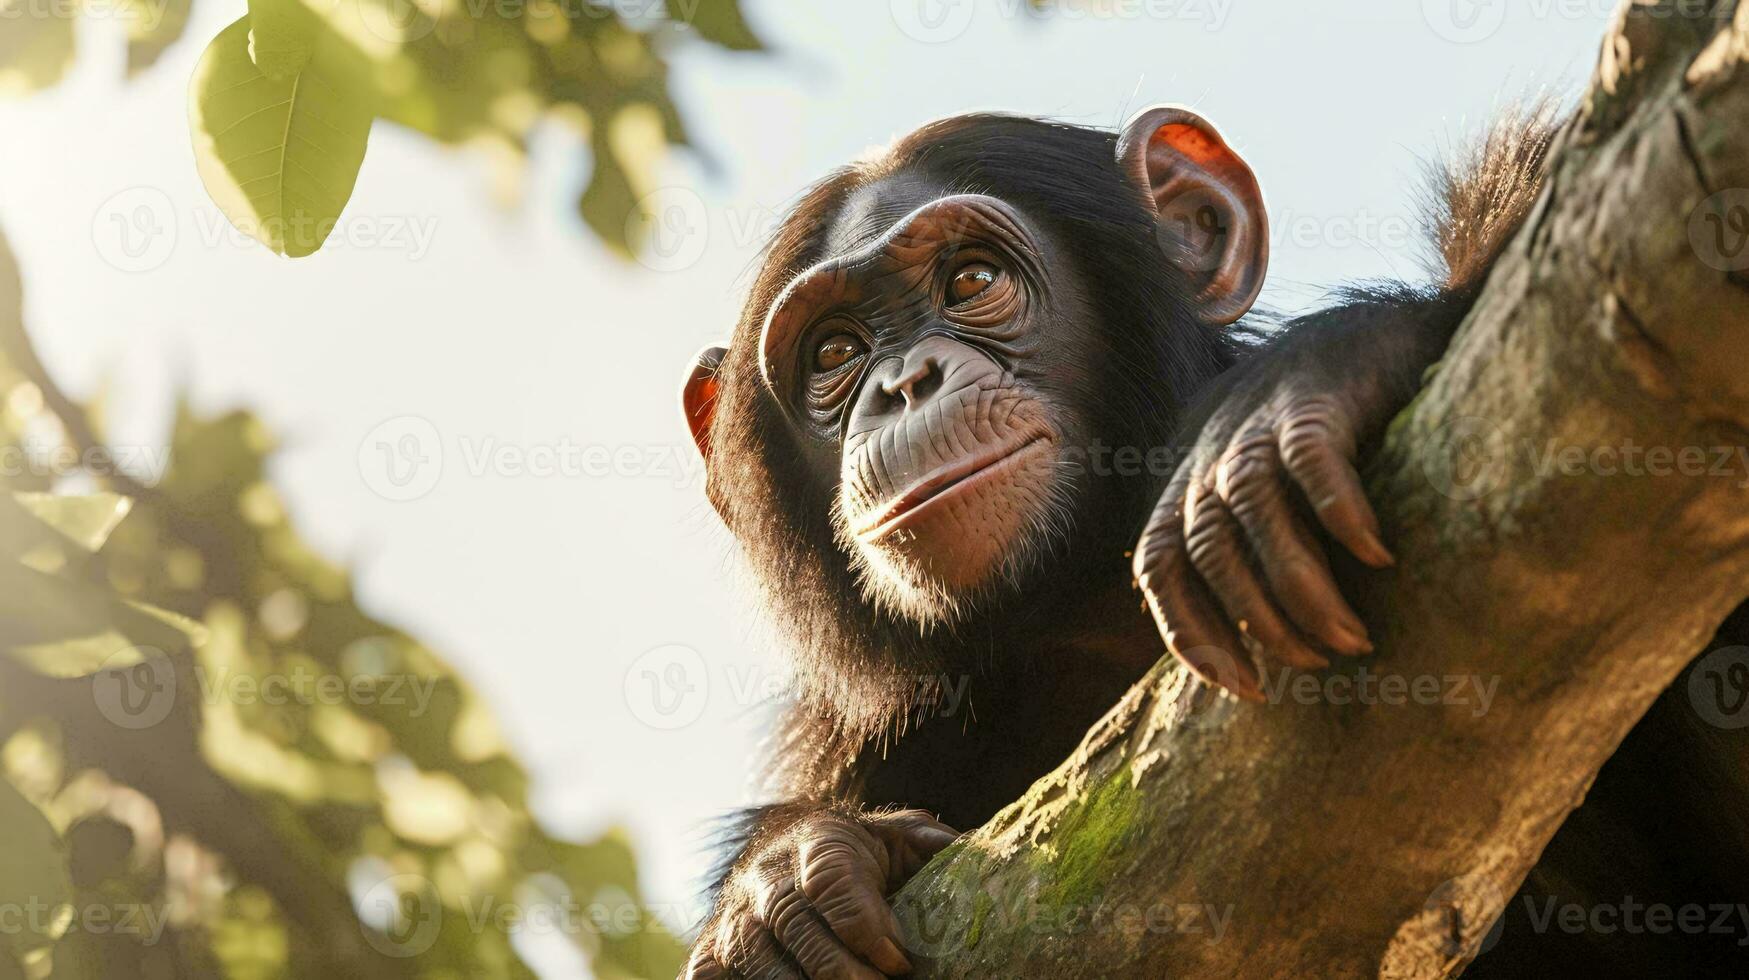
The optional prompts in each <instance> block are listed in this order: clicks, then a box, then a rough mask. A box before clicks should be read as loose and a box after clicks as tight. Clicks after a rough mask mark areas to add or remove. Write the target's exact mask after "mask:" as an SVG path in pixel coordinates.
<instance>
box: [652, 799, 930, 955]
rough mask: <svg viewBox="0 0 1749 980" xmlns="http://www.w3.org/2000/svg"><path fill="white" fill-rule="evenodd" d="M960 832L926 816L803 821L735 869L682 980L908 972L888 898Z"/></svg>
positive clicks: (823, 815) (822, 816)
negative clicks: (689, 979) (694, 979)
mask: <svg viewBox="0 0 1749 980" xmlns="http://www.w3.org/2000/svg"><path fill="white" fill-rule="evenodd" d="M956 836H958V835H956V834H955V833H954V832H953V831H952V830H949V829H948V828H947V827H946V826H944V825H943V824H941V823H939V822H938V821H936V820H935V819H934V818H932V817H930V816H929V814H927V813H924V812H923V811H922V810H899V811H895V812H888V813H862V814H848V813H842V812H837V811H821V812H819V813H813V814H810V815H808V816H804V817H802V818H801V819H800V820H798V821H796V822H795V823H793V824H791V825H790V826H789V827H787V828H786V829H785V830H784V831H783V832H782V833H780V834H779V835H777V836H776V837H775V838H773V839H772V840H770V841H768V842H766V843H765V844H764V845H762V846H758V845H756V849H755V850H754V851H752V852H751V853H749V854H748V855H747V856H746V857H744V858H743V859H742V861H741V862H740V863H739V865H738V866H737V868H736V870H735V872H734V873H733V874H732V875H731V876H730V878H729V881H728V882H727V883H726V884H725V885H724V886H723V894H722V896H721V898H719V899H718V902H717V911H716V914H715V915H713V916H712V917H711V920H710V921H709V922H707V923H706V924H705V928H704V933H703V935H701V936H700V937H699V940H698V945H697V946H696V947H695V948H694V949H693V953H692V960H691V962H690V963H689V964H688V965H687V970H686V976H687V977H688V978H703V977H710V978H719V977H748V978H753V980H780V978H781V980H793V978H800V977H810V978H822V977H833V978H838V977H845V978H854V980H875V978H879V977H884V976H900V975H903V974H905V973H909V972H910V971H911V963H910V961H909V960H907V959H905V954H904V952H903V951H902V950H901V949H900V947H899V923H898V919H897V918H896V917H895V916H894V915H893V910H892V908H891V907H890V906H889V905H888V904H887V896H888V895H891V894H892V893H893V892H895V891H897V890H898V889H899V887H900V886H901V885H903V884H904V883H905V882H906V881H908V880H909V879H910V878H911V876H912V875H914V874H916V873H917V871H918V869H919V868H921V867H923V865H924V863H925V862H927V861H928V860H929V859H930V858H931V857H933V856H934V855H935V853H936V852H937V851H939V850H941V849H942V848H944V847H946V846H947V845H948V844H950V843H952V842H953V840H954V838H955V837H956ZM871 964H872V965H871Z"/></svg>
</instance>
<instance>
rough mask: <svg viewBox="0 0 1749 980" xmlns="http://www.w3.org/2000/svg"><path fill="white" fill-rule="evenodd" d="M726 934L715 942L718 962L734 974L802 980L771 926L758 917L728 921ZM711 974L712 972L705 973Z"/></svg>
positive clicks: (737, 975) (765, 979) (767, 979)
mask: <svg viewBox="0 0 1749 980" xmlns="http://www.w3.org/2000/svg"><path fill="white" fill-rule="evenodd" d="M726 931H727V935H726V937H725V938H723V939H722V941H720V942H718V943H717V944H716V951H715V954H716V962H718V963H720V964H721V965H722V966H723V967H725V968H726V969H727V970H728V974H727V975H729V976H732V977H737V978H739V977H752V978H757V980H802V973H801V971H800V970H798V969H796V966H795V964H794V963H792V962H791V961H790V960H789V958H788V957H786V956H785V955H784V953H783V949H782V948H781V947H780V946H778V944H777V939H776V938H775V937H774V936H772V934H771V932H770V930H769V929H768V928H767V927H766V926H765V925H764V923H762V922H759V921H757V920H755V919H752V918H749V917H738V918H737V919H736V920H735V921H734V922H733V923H732V924H730V925H729V927H728V929H727V930H726ZM706 975H707V976H710V974H706Z"/></svg>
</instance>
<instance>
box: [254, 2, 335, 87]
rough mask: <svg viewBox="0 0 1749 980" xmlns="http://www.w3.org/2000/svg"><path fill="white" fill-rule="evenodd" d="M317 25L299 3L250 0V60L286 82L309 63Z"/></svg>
mask: <svg viewBox="0 0 1749 980" xmlns="http://www.w3.org/2000/svg"><path fill="white" fill-rule="evenodd" d="M320 26H321V25H320V24H318V23H317V21H316V16H315V15H314V14H313V13H311V12H310V9H309V8H308V7H306V6H304V5H303V3H302V2H301V0H249V60H251V61H253V62H255V67H256V68H259V69H261V73H262V74H263V75H266V76H267V77H268V78H272V79H276V80H281V81H283V80H285V79H288V78H291V77H292V76H294V75H296V74H297V73H298V72H299V71H301V70H303V67H304V66H305V65H307V64H309V62H310V54H311V53H312V52H313V51H315V48H316V37H317V34H318V33H319V31H320Z"/></svg>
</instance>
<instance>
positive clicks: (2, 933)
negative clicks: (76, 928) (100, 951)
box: [0, 779, 73, 958]
mask: <svg viewBox="0 0 1749 980" xmlns="http://www.w3.org/2000/svg"><path fill="white" fill-rule="evenodd" d="M0 840H3V841H5V842H6V845H5V846H4V847H0V908H5V909H11V910H13V913H14V914H13V915H12V916H11V918H12V920H13V922H11V923H8V926H9V928H7V929H4V930H0V947H10V948H11V949H12V951H13V952H14V953H15V954H18V955H19V956H21V957H22V956H23V955H24V954H26V953H29V952H31V951H33V950H36V949H40V948H42V947H44V946H47V945H49V944H50V943H53V942H54V941H55V940H57V939H59V938H61V934H62V933H64V932H66V930H67V924H68V922H69V921H70V919H71V918H72V916H71V913H72V903H73V883H72V881H70V880H69V879H68V877H67V859H66V855H65V853H64V852H63V850H62V847H61V838H60V835H58V834H56V833H55V828H54V827H53V826H52V825H50V823H49V821H48V818H47V817H44V816H43V815H42V811H41V810H38V809H37V808H36V807H35V806H33V805H32V804H31V802H30V801H29V800H27V799H25V798H24V797H23V796H22V795H21V794H20V793H19V792H18V790H17V789H16V788H14V787H13V785H12V784H11V783H9V782H7V781H6V780H4V779H0ZM5 956H6V953H5V951H4V950H3V949H0V958H4V957H5Z"/></svg>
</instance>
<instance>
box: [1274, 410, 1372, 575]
mask: <svg viewBox="0 0 1749 980" xmlns="http://www.w3.org/2000/svg"><path fill="white" fill-rule="evenodd" d="M1341 417H1342V416H1341V413H1340V411H1339V410H1338V409H1336V408H1335V407H1333V406H1330V405H1328V404H1326V403H1323V402H1315V403H1311V404H1309V405H1306V406H1304V407H1301V408H1296V409H1294V410H1293V411H1291V412H1289V413H1288V414H1287V416H1286V418H1285V419H1284V420H1283V421H1282V423H1281V425H1280V429H1279V431H1280V442H1281V457H1282V462H1283V463H1284V464H1285V465H1286V466H1287V471H1288V473H1289V474H1290V475H1291V476H1292V477H1293V479H1294V482H1295V483H1297V484H1299V486H1300V489H1301V490H1302V491H1304V492H1305V495H1306V500H1307V501H1309V502H1310V503H1311V505H1312V512H1313V513H1314V514H1316V515H1317V516H1318V522H1319V523H1320V524H1323V525H1324V529H1325V530H1327V531H1329V532H1330V536H1331V537H1333V538H1335V539H1336V540H1337V541H1339V542H1341V543H1342V545H1343V547H1345V548H1347V549H1348V550H1349V551H1351V552H1353V553H1354V556H1355V557H1356V558H1359V559H1360V560H1361V561H1363V562H1366V563H1367V564H1368V565H1371V566H1373V567H1374V568H1384V567H1387V566H1389V565H1392V564H1394V563H1395V562H1396V559H1395V558H1392V557H1391V552H1390V550H1389V549H1387V548H1386V547H1385V544H1384V542H1383V541H1382V540H1380V538H1379V519H1378V515H1376V514H1374V513H1373V509H1372V504H1371V503H1369V502H1368V501H1367V499H1366V488H1365V487H1364V486H1363V485H1362V484H1361V482H1360V474H1359V472H1357V471H1356V470H1355V468H1354V457H1355V451H1356V450H1355V441H1354V434H1353V432H1351V431H1350V430H1349V429H1348V427H1347V425H1345V424H1344V423H1342V422H1340V421H1339V419H1340V418H1341Z"/></svg>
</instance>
